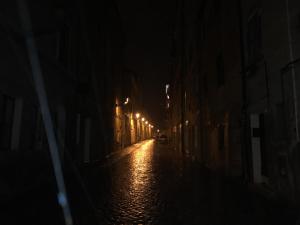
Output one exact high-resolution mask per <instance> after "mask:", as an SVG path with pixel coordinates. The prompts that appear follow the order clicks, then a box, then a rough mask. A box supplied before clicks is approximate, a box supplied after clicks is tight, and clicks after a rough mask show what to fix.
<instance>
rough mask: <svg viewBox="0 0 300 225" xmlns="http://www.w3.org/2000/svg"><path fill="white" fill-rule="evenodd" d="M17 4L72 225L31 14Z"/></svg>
mask: <svg viewBox="0 0 300 225" xmlns="http://www.w3.org/2000/svg"><path fill="white" fill-rule="evenodd" d="M17 3H18V7H19V14H20V19H21V25H22V28H23V30H24V34H25V40H26V46H27V51H28V56H29V62H30V65H31V69H32V76H33V81H34V86H35V89H36V93H37V97H38V101H39V105H40V108H41V113H42V118H43V122H44V125H45V130H46V134H47V138H48V143H49V148H50V155H51V159H52V164H53V168H54V175H55V178H56V183H57V188H58V194H57V198H58V203H59V204H60V206H61V207H62V210H63V215H64V219H65V223H66V225H72V224H73V219H72V216H71V211H70V207H69V202H68V199H67V195H66V188H65V183H64V178H63V173H62V168H61V162H60V157H59V151H58V145H57V140H56V137H55V133H54V127H53V122H52V118H51V113H50V109H49V104H48V98H47V93H46V90H45V85H44V80H43V75H42V70H41V65H40V61H39V57H38V51H37V47H36V44H35V41H34V37H33V31H32V24H31V20H30V14H29V10H28V8H27V5H26V2H25V0H18V2H17Z"/></svg>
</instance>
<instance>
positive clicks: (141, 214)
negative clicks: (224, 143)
mask: <svg viewBox="0 0 300 225" xmlns="http://www.w3.org/2000/svg"><path fill="white" fill-rule="evenodd" d="M86 175H87V176H86V177H88V180H87V183H88V181H90V182H89V183H90V184H89V190H90V193H91V195H92V199H93V200H94V201H95V202H94V204H95V207H96V209H97V213H96V214H97V217H98V219H99V221H101V222H100V224H105V225H106V224H107V225H113V224H126V225H127V224H128V225H129V224H143V225H144V224H157V225H158V224H166V225H167V224H170V225H171V224H172V225H176V224H188V225H193V224H195V225H196V224H201V225H202V224H203V225H221V224H233V225H240V224H241V225H263V224H271V225H277V224H278V225H279V224H293V221H294V220H295V217H296V214H295V212H294V211H292V210H291V209H289V208H286V206H285V205H280V204H277V205H271V204H270V203H269V202H268V200H267V199H264V198H262V197H259V196H258V195H251V193H249V190H246V187H245V186H244V185H242V183H241V182H240V181H238V180H232V179H229V178H225V177H224V176H222V175H221V174H218V173H213V172H210V171H209V170H208V169H205V168H203V167H200V166H199V165H198V164H197V163H189V162H188V160H184V159H183V158H182V157H181V153H180V152H178V151H177V152H176V151H174V149H172V148H171V147H170V146H168V145H165V144H159V143H157V142H155V141H154V140H148V141H144V142H142V143H140V144H136V145H135V146H132V147H129V148H127V149H126V150H125V151H122V152H120V153H118V154H115V155H114V156H113V157H111V159H110V160H108V161H107V162H106V163H104V164H103V165H102V166H101V167H100V168H93V169H87V171H86ZM103 181H105V183H103Z"/></svg>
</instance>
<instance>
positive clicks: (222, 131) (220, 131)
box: [218, 125, 225, 151]
mask: <svg viewBox="0 0 300 225" xmlns="http://www.w3.org/2000/svg"><path fill="white" fill-rule="evenodd" d="M218 136H219V150H220V151H223V150H224V148H225V127H224V125H220V126H219V128H218Z"/></svg>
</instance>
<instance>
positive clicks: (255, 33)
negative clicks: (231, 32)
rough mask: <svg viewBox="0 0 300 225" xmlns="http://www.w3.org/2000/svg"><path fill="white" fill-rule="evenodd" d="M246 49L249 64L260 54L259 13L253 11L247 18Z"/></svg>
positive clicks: (258, 57) (259, 56) (260, 32)
mask: <svg viewBox="0 0 300 225" xmlns="http://www.w3.org/2000/svg"><path fill="white" fill-rule="evenodd" d="M247 50H248V63H249V65H251V64H254V63H255V62H257V61H258V60H259V59H260V58H261V55H262V31H261V13H260V12H259V11H255V12H254V13H253V14H252V15H251V16H250V17H249V19H248V24H247Z"/></svg>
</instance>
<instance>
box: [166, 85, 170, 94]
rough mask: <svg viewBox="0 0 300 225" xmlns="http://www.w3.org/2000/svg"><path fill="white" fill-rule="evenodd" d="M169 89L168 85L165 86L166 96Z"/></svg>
mask: <svg viewBox="0 0 300 225" xmlns="http://www.w3.org/2000/svg"><path fill="white" fill-rule="evenodd" d="M169 87H170V85H169V84H167V85H166V94H168V91H169Z"/></svg>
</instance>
